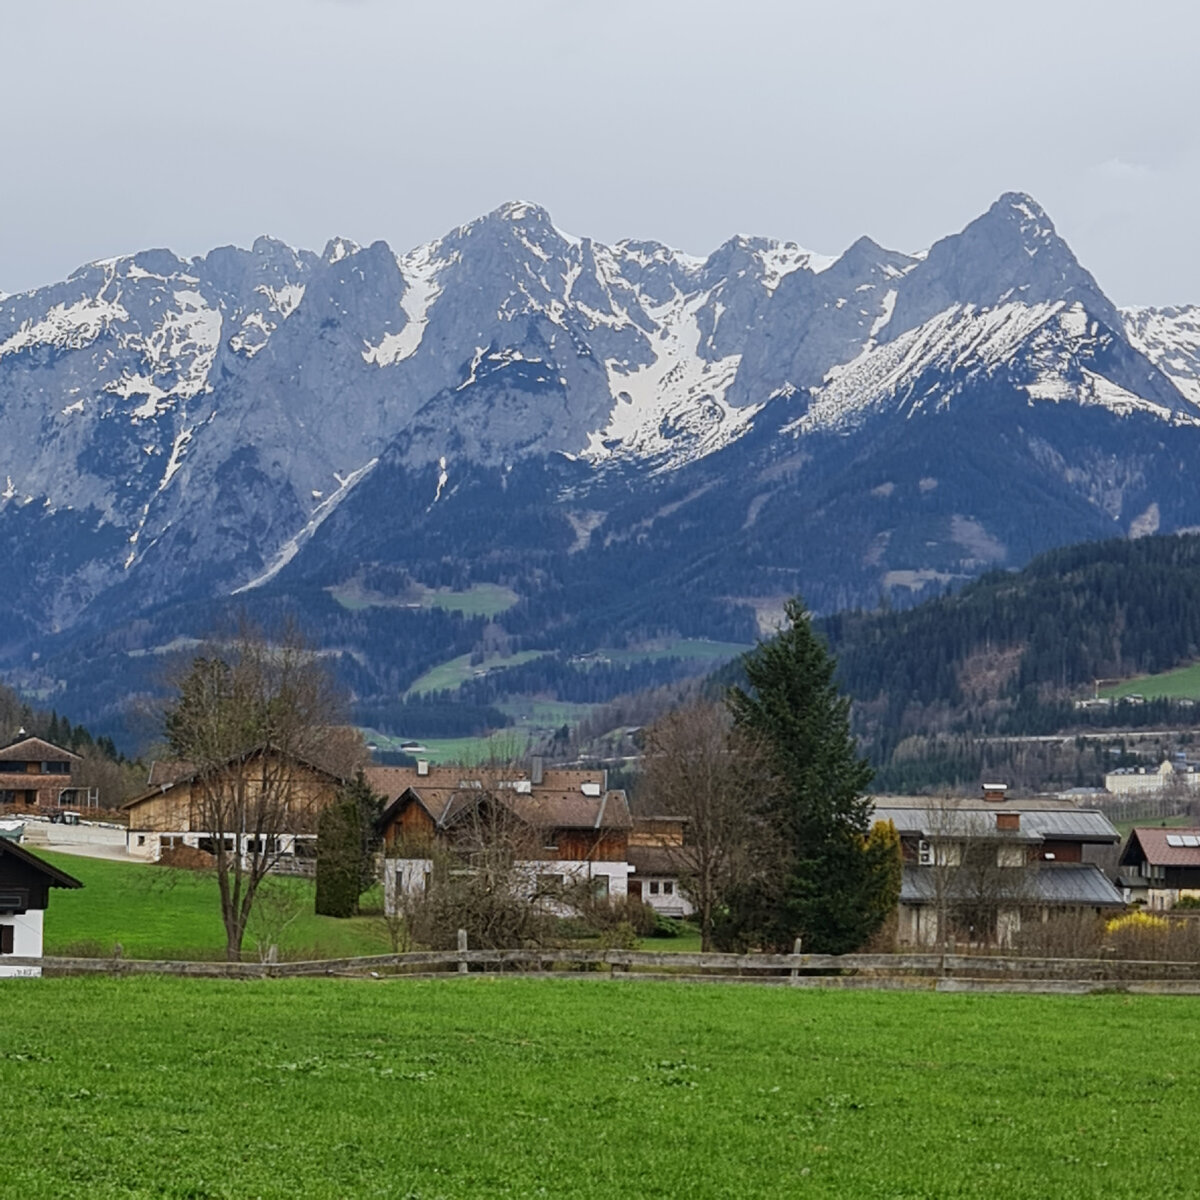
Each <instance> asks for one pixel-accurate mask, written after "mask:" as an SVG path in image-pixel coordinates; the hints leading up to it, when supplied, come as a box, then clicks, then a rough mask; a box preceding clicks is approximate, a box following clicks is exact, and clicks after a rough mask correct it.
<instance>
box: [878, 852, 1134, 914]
mask: <svg viewBox="0 0 1200 1200" xmlns="http://www.w3.org/2000/svg"><path fill="white" fill-rule="evenodd" d="M1009 869H1010V870H1011V872H1012V878H1011V880H1009V879H1005V878H1003V877H1000V876H998V877H997V883H998V884H999V883H1001V882H1006V883H1011V889H1010V890H1009V894H1008V895H1007V896H1001V895H997V896H996V899H997V901H1000V902H1003V901H1004V900H1006V899H1007V900H1008V901H1009V902H1010V903H1014V904H1016V903H1019V904H1047V905H1058V904H1061V905H1068V906H1072V905H1085V906H1087V907H1093V908H1107V907H1116V906H1118V905H1121V906H1123V905H1124V903H1125V901H1124V899H1122V897H1121V893H1120V892H1118V891H1117V889H1116V888H1115V887H1114V886H1113V885H1112V883H1111V882H1110V881H1109V879H1108V877H1107V876H1106V875H1105V874H1104V872H1103V871H1101V870H1100V868H1099V867H1098V866H1096V865H1095V864H1094V863H1041V864H1040V865H1039V866H1037V867H1036V868H1029V869H1022V868H1019V867H1012V868H1009ZM956 885H957V888H958V890H960V891H962V892H963V894H964V895H967V896H969V893H970V892H971V887H970V880H969V878H966V877H964V876H962V875H960V874H957V873H956V874H955V875H953V876H951V879H950V881H949V884H948V888H947V890H948V891H949V892H950V893H951V897H952V898H953V895H954V892H955V890H956ZM936 888H937V880H936V878H935V873H934V871H933V869H932V868H930V867H913V866H908V865H906V866H905V868H904V875H903V879H902V882H901V885H900V902H901V903H902V904H932V903H933V902H934V901H935V900H936V898H937V891H936Z"/></svg>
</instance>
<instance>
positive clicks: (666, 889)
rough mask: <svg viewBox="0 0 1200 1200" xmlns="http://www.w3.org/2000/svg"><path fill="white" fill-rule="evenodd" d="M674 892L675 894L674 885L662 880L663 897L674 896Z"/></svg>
mask: <svg viewBox="0 0 1200 1200" xmlns="http://www.w3.org/2000/svg"><path fill="white" fill-rule="evenodd" d="M674 892H675V884H674V883H673V882H672V881H671V880H669V879H664V880H663V895H664V896H671V895H673V894H674Z"/></svg>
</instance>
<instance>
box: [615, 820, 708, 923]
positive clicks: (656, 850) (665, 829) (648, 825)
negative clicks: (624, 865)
mask: <svg viewBox="0 0 1200 1200" xmlns="http://www.w3.org/2000/svg"><path fill="white" fill-rule="evenodd" d="M686 824H687V818H685V817H676V816H635V817H634V818H633V828H632V829H631V830H630V832H629V865H630V867H631V868H632V869H633V871H634V875H632V876H631V877H630V880H629V894H630V896H632V897H634V898H636V899H638V900H641V901H642V903H643V904H649V905H650V907H651V908H653V909H654V911H655V912H657V913H661V914H662V915H663V916H664V917H677V918H678V917H690V916H691V915H692V913H694V912H695V911H696V909H695V907H694V905H693V904H692V902H691V901H690V900H689V899H688V898H687V896H686V895H685V894H684V892H683V889H682V887H681V886H680V873H681V857H680V856H681V851H682V847H683V844H684V830H685V826H686Z"/></svg>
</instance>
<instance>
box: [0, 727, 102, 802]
mask: <svg viewBox="0 0 1200 1200" xmlns="http://www.w3.org/2000/svg"><path fill="white" fill-rule="evenodd" d="M81 761H82V760H81V759H80V757H79V755H78V754H72V753H71V751H70V750H64V749H63V748H62V747H61V746H55V745H53V744H52V743H50V742H47V741H43V740H42V739H41V738H38V737H26V736H25V735H24V733H22V734H21V735H20V736H19V737H18V738H17V739H16V740H15V741H13V742H10V743H9V744H8V745H7V746H5V747H4V748H3V749H0V805H2V806H5V807H8V806H11V807H14V808H22V809H34V808H51V809H57V808H74V807H75V801H76V791H75V785H74V783H73V782H72V778H71V777H72V773H73V771H74V769H75V766H76V764H78V763H79V762H81Z"/></svg>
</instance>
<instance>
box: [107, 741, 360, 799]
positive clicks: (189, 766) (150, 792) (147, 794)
mask: <svg viewBox="0 0 1200 1200" xmlns="http://www.w3.org/2000/svg"><path fill="white" fill-rule="evenodd" d="M274 749H275V747H274V746H271V745H265V746H252V747H251V748H250V749H249V750H246V751H243V752H242V753H241V754H231V755H230V756H229V757H228V758H227V759H225V761H224V762H223V763H222V764H220V765H221V767H222V768H223V767H225V766H227V765H228V764H230V763H233V762H238V761H239V760H240V761H245V760H246V759H250V758H254V757H255V756H256V755H258V754H262V753H263V752H264V751H267V750H274ZM289 757H290V758H291V759H292V761H293V762H296V763H298V764H299V765H300V766H302V767H307V768H308V769H309V770H310V771H315V772H316V773H317V774H318V775H324V776H325V777H326V778H327V779H329V780H331V781H332V782H334V783H345V782H346V781H345V780H344V779H343V778H342V777H341V776H340V775H335V774H333V772H332V771H327V770H326V769H325V768H324V767H320V766H318V765H317V764H316V763H314V762H310V761H309V760H308V759H307V758H304V757H302V756H301V755H299V754H292V755H290V756H289ZM172 766H175V767H179V768H181V769H182V773H181V774H179V775H175V776H174V777H173V778H169V779H168V778H167V777H166V776H167V775H168V773H169V772H168V770H164V771H163V772H161V775H162V779H161V782H154V769H153V767H152V768H151V771H150V778H151V781H152V782H153V786H151V787H148V788H146V790H145V791H143V792H139V793H138V794H137V795H136V796H134V797H133V798H132V799H130V800H126V801H125V803H124V804H122V805H121V808H122V809H130V808H136V807H137V806H138V805H139V804H144V803H145V802H146V801H147V800H153V799H155V798H156V797H158V796H161V795H162V794H163V793H164V792H166V791H169V790H170V789H171V788H173V787H175V786H176V785H178V784H181V783H190V782H191V781H192V780H193V779H195V778H197V776H199V775H201V774H202V773H203V769H202V768H201V767H199V766H197V765H196V764H195V763H174V764H172V763H164V767H166V768H170V767H172Z"/></svg>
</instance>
